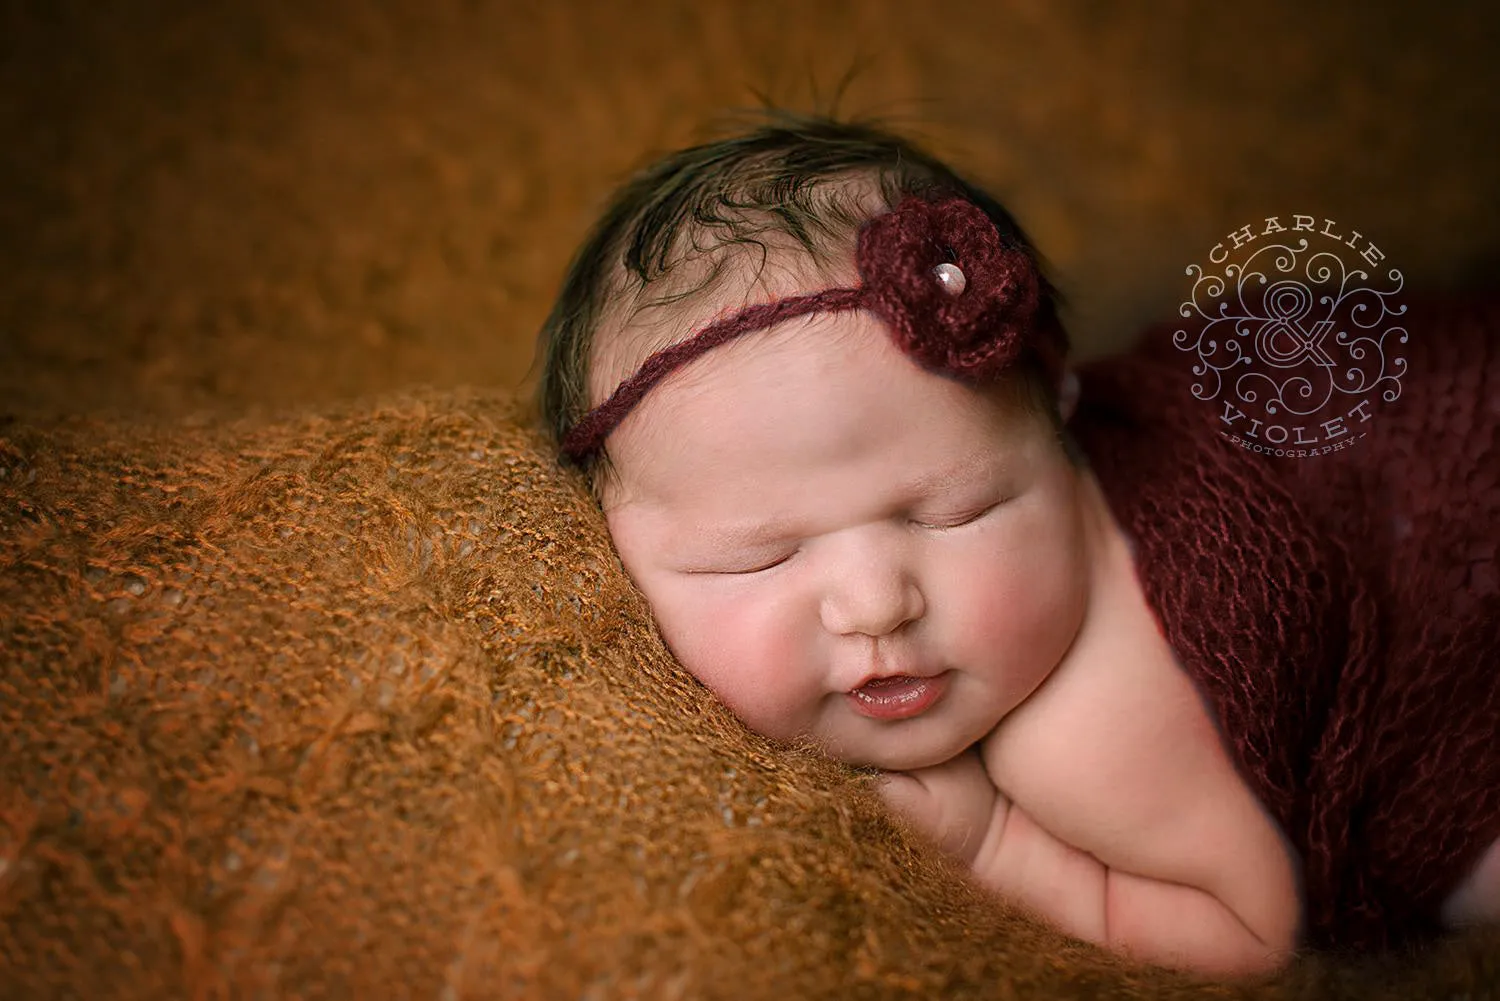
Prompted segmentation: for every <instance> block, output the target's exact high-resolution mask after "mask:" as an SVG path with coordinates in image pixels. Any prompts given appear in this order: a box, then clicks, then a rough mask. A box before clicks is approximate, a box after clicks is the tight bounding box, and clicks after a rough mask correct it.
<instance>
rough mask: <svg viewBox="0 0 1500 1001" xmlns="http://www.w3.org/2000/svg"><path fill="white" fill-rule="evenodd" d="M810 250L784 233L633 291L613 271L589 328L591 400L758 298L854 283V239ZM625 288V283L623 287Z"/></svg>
mask: <svg viewBox="0 0 1500 1001" xmlns="http://www.w3.org/2000/svg"><path fill="white" fill-rule="evenodd" d="M845 242H847V246H837V245H832V246H827V247H824V248H822V249H820V250H819V252H817V253H810V252H808V251H807V249H806V248H804V247H802V246H800V245H799V244H797V243H796V241H795V240H793V239H792V238H791V237H789V236H786V235H785V234H767V235H766V237H765V239H764V240H762V241H761V245H759V246H756V245H745V244H735V245H726V246H724V247H722V248H716V250H715V252H714V253H712V254H704V255H702V256H697V257H693V258H689V259H686V260H684V261H682V262H680V265H679V267H678V268H677V269H674V273H673V276H672V278H671V279H670V280H662V281H658V282H653V283H651V285H649V286H646V287H645V288H644V289H641V288H631V287H629V286H628V285H626V284H624V283H625V281H626V280H625V278H624V275H623V274H621V275H620V276H618V278H619V283H617V285H616V291H615V292H614V293H613V294H612V295H611V296H609V298H608V302H607V305H606V308H605V310H604V311H603V317H602V319H601V322H600V324H599V326H598V327H597V329H596V330H595V333H594V338H593V344H592V349H591V352H590V356H591V357H590V362H589V385H588V388H589V405H590V406H597V405H598V404H599V403H601V402H603V401H604V400H605V399H607V398H608V396H609V394H610V393H611V392H613V391H614V389H615V387H617V386H618V385H619V384H620V383H621V382H623V381H624V380H625V379H626V378H628V377H629V376H630V375H631V374H633V373H634V372H635V371H636V370H637V369H639V368H640V367H641V365H642V363H644V362H645V361H646V359H647V358H649V357H650V356H651V355H652V354H653V353H655V352H657V351H660V350H661V349H663V348H666V347H670V346H671V345H673V344H676V343H678V342H680V341H684V340H687V339H688V338H689V337H691V336H693V335H694V334H696V333H697V332H699V331H700V330H702V329H703V328H704V327H706V326H707V325H708V324H710V323H712V322H713V321H714V320H716V319H719V318H721V317H724V316H726V315H729V314H732V313H734V312H737V311H738V310H740V309H743V308H744V307H745V306H749V305H753V304H756V303H765V302H775V301H778V300H781V299H785V298H789V297H791V296H796V295H803V294H806V293H808V292H816V291H819V290H822V289H827V288H839V287H849V286H853V285H856V284H858V282H859V272H858V270H857V269H856V267H855V264H854V237H853V236H852V235H851V236H850V238H849V239H848V240H847V241H845ZM622 286H623V287H622Z"/></svg>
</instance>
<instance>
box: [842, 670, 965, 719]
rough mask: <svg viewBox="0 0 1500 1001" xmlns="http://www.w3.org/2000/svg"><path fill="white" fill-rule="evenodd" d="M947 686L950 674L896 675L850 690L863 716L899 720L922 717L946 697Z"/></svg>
mask: <svg viewBox="0 0 1500 1001" xmlns="http://www.w3.org/2000/svg"><path fill="white" fill-rule="evenodd" d="M947 689H948V675H947V674H946V673H944V674H940V675H938V676H937V677H935V678H914V677H911V676H910V675H906V674H895V675H891V676H890V677H888V678H871V679H870V680H869V681H867V682H865V683H864V684H863V685H860V686H859V687H858V688H856V689H854V690H853V691H851V692H849V693H848V698H849V702H850V705H852V706H853V707H854V711H855V712H857V713H859V714H860V715H861V716H868V717H869V718H871V719H880V720H896V719H910V718H911V717H913V716H919V715H921V714H922V713H924V712H926V711H927V710H928V709H930V708H932V706H933V705H934V704H935V703H936V702H937V701H938V699H940V698H942V697H943V693H944V692H945V691H947Z"/></svg>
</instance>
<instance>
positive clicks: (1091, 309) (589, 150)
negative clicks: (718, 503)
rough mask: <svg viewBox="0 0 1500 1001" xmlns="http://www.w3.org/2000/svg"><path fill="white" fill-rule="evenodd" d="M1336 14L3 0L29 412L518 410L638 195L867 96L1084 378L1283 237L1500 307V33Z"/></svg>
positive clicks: (0, 408)
mask: <svg viewBox="0 0 1500 1001" xmlns="http://www.w3.org/2000/svg"><path fill="white" fill-rule="evenodd" d="M1302 7H1303V5H1301V4H1299V3H1294V2H1285V0H1282V2H1272V3H1263V4H1258V5H1253V6H1252V7H1250V8H1242V7H1240V6H1239V5H1208V4H1198V3H1191V4H1190V3H1156V4H1149V5H1125V4H1109V3H1102V2H1082V0H1071V2H1061V3H1050V2H1042V0H1013V2H983V3H981V2H974V3H966V2H957V0H955V2H949V3H945V4H941V5H937V4H925V3H915V2H911V0H907V2H892V0H870V2H860V3H852V2H850V3H837V2H802V3H792V2H784V0H763V2H756V3H704V2H701V0H699V2H674V0H647V2H645V3H642V4H631V5H627V4H623V3H605V2H596V3H586V2H576V0H575V2H554V3H548V4H541V3H537V4H521V3H509V4H505V3H483V2H477V0H476V2H458V0H439V2H431V3H427V2H422V3H419V2H414V0H413V2H388V3H378V4H377V3H367V2H362V0H325V2H319V3H315V4H305V3H300V2H292V0H267V2H261V0H226V2H222V3H216V4H212V5H208V4H199V3H189V2H162V0H136V2H131V3H116V4H113V5H102V4H96V3H92V2H81V0H55V2H32V3H23V2H16V0H3V2H0V414H8V415H11V416H13V417H19V418H22V419H40V418H43V417H45V416H46V415H49V414H57V413H85V414H94V415H101V416H102V415H134V416H137V417H149V418H168V419H176V418H180V417H183V416H185V415H188V414H192V413H195V412H204V411H206V412H208V413H214V412H217V413H220V414H254V413H256V412H259V411H263V410H266V409H282V408H287V407H296V406H301V405H304V404H308V405H318V404H321V403H324V402H327V401H332V400H335V399H339V398H347V397H351V396H361V395H367V394H371V393H377V392H385V391H389V390H394V389H399V388H403V387H408V386H412V385H415V384H426V385H432V386H437V387H440V388H447V387H451V386H455V385H459V384H478V385H486V386H494V385H502V386H509V385H516V384H518V383H520V382H521V380H522V379H523V378H524V377H525V375H526V372H527V370H528V368H529V366H530V360H531V349H532V338H533V334H534V331H535V329H536V327H537V325H538V323H539V321H540V320H541V318H542V316H543V314H544V312H545V310H546V307H547V304H548V301H549V299H550V296H551V294H552V292H553V290H554V289H555V287H556V285H557V283H558V281H559V279H560V277H561V274H562V271H563V268H564V267H565V265H566V262H567V259H568V256H569V253H570V251H571V249H572V247H573V246H574V245H575V243H576V242H577V240H578V239H579V238H580V236H581V235H582V233H583V231H584V229H585V228H586V226H587V225H588V223H589V222H590V220H591V218H592V217H593V215H594V213H595V212H596V211H597V210H598V208H599V207H600V205H601V202H602V200H603V199H604V197H605V196H606V194H607V192H608V191H609V190H610V188H611V187H612V185H613V184H614V183H616V182H617V181H618V180H619V179H620V178H622V177H623V176H624V175H625V174H626V173H627V172H628V171H629V170H630V169H631V168H633V167H634V166H636V165H638V164H639V163H641V162H642V160H643V158H644V157H646V156H647V155H648V154H649V153H651V152H652V151H660V150H663V149H666V148H670V147H673V146H677V145H680V144H682V143H684V142H687V141H689V140H691V139H693V138H694V137H696V136H698V135H700V134H701V129H702V127H703V126H704V125H705V123H708V122H709V121H711V119H712V118H713V116H714V115H715V114H717V113H719V112H722V111H723V110H725V109H728V108H733V107H744V106H748V105H753V104H754V103H755V101H756V96H755V95H757V94H763V95H765V96H767V97H769V98H771V99H773V100H775V101H777V102H778V103H781V104H784V105H788V106H792V107H798V108H808V107H811V106H814V105H815V104H819V103H823V104H826V103H827V100H828V97H829V95H830V94H832V93H833V92H835V91H836V90H837V89H838V85H839V81H840V79H841V78H842V77H844V76H845V75H846V74H847V73H848V72H849V71H850V70H851V69H852V70H854V71H855V72H854V73H853V82H852V83H851V84H850V85H849V86H848V87H847V89H846V90H845V92H844V97H843V101H842V105H841V107H843V108H844V109H846V110H849V111H853V112H862V113H876V114H882V115H886V116H889V117H890V118H891V119H892V120H893V121H894V122H895V123H896V124H898V125H901V126H903V127H904V128H906V129H908V130H910V131H912V132H914V133H916V134H917V135H919V136H920V137H924V138H925V139H926V141H927V142H928V144H929V145H930V146H932V147H933V148H934V149H935V150H936V151H937V152H939V153H940V154H943V155H946V156H947V157H949V158H951V159H952V160H953V161H954V162H955V163H957V164H958V165H959V166H960V167H961V168H962V169H964V170H966V171H967V172H969V173H971V174H972V175H974V176H975V177H976V178H978V179H979V180H981V181H984V182H987V183H989V184H990V185H992V186H993V187H994V189H995V190H996V191H997V192H999V193H1000V194H1001V195H1002V197H1003V198H1005V199H1006V200H1007V201H1008V203H1009V204H1010V205H1011V207H1012V208H1013V209H1014V210H1015V212H1016V213H1017V214H1018V215H1019V216H1020V218H1021V219H1022V221H1023V223H1024V224H1025V225H1027V226H1028V228H1029V229H1031V230H1032V232H1033V234H1034V236H1035V237H1036V239H1037V240H1038V242H1039V243H1040V245H1041V247H1042V248H1043V250H1044V252H1045V253H1046V254H1047V256H1048V257H1049V258H1050V260H1051V262H1052V263H1053V265H1054V267H1055V270H1056V274H1057V277H1058V279H1059V280H1060V282H1061V284H1062V285H1063V287H1064V289H1065V290H1066V291H1067V292H1068V294H1069V295H1070V297H1071V300H1072V307H1071V319H1072V323H1073V328H1074V330H1075V334H1076V336H1077V339H1078V341H1079V343H1080V345H1081V347H1082V349H1083V352H1084V353H1085V354H1097V353H1100V352H1102V351H1105V350H1108V349H1109V347H1111V346H1112V345H1117V344H1120V343H1123V342H1124V341H1125V340H1127V339H1128V338H1129V337H1130V336H1131V334H1132V333H1133V332H1134V331H1135V330H1136V329H1137V328H1138V327H1139V325H1140V324H1141V323H1142V322H1144V321H1146V320H1148V319H1151V318H1155V317H1162V316H1170V315H1171V311H1172V309H1173V308H1174V306H1175V304H1176V302H1177V301H1178V299H1179V298H1180V297H1181V295H1182V293H1183V292H1184V291H1185V285H1186V280H1185V278H1184V276H1183V269H1184V268H1185V266H1186V265H1187V264H1189V263H1191V262H1193V261H1198V260H1202V258H1203V256H1204V255H1205V254H1206V252H1207V249H1208V247H1210V246H1211V245H1212V244H1213V243H1214V242H1215V241H1216V240H1218V239H1220V238H1221V237H1222V235H1223V234H1224V233H1226V232H1227V231H1229V230H1231V229H1233V228H1236V227H1237V226H1239V225H1241V224H1243V223H1246V222H1249V221H1252V220H1255V219H1258V218H1260V217H1261V216H1263V215H1266V214H1270V213H1290V212H1296V211H1301V212H1307V213H1315V214H1319V215H1324V216H1328V217H1331V218H1334V219H1337V220H1339V221H1340V222H1341V223H1343V224H1346V225H1348V227H1349V228H1351V229H1358V230H1360V231H1361V232H1363V233H1365V234H1366V235H1367V236H1369V237H1370V238H1371V239H1372V240H1374V241H1375V242H1376V243H1377V244H1379V245H1380V246H1381V247H1382V249H1385V250H1386V251H1387V253H1388V257H1389V261H1390V263H1392V264H1395V265H1397V266H1400V267H1402V268H1403V269H1404V270H1405V271H1406V273H1407V276H1408V280H1409V285H1408V287H1414V286H1422V287H1427V288H1432V287H1453V286H1461V285H1468V286H1473V285H1476V284H1479V283H1483V282H1489V281H1492V279H1489V278H1488V275H1489V273H1490V271H1491V270H1492V269H1493V267H1494V266H1495V265H1496V264H1497V263H1500V253H1497V248H1500V226H1497V221H1500V197H1497V195H1500V140H1497V138H1496V129H1495V122H1496V121H1500V86H1497V73H1496V71H1495V70H1494V69H1492V68H1491V67H1492V66H1493V65H1494V64H1493V62H1492V60H1493V58H1494V53H1495V52H1496V51H1497V44H1496V42H1497V18H1496V15H1495V14H1493V13H1490V12H1489V8H1490V5H1488V4H1484V5H1481V4H1478V3H1474V4H1457V3H1455V4H1434V5H1420V6H1419V5H1407V4H1396V3H1389V4H1381V5H1371V4H1358V5H1355V4H1341V5H1317V7H1318V9H1317V10H1310V9H1309V10H1304V9H1302ZM1381 8H1389V9H1381Z"/></svg>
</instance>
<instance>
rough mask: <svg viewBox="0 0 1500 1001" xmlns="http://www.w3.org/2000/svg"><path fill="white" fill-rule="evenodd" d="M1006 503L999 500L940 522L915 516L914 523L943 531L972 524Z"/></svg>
mask: <svg viewBox="0 0 1500 1001" xmlns="http://www.w3.org/2000/svg"><path fill="white" fill-rule="evenodd" d="M1004 503H1005V501H1004V500H998V501H996V502H995V503H993V504H989V505H986V506H985V507H982V508H980V509H979V510H977V511H974V512H973V513H971V514H966V515H963V516H961V517H959V518H953V519H947V520H943V521H938V522H930V521H921V520H919V519H916V518H913V519H912V524H913V525H916V526H917V527H918V528H930V529H934V530H936V531H943V530H944V529H949V528H962V527H963V526H965V525H972V524H973V523H974V522H976V521H978V520H979V519H980V518H983V517H984V516H985V515H987V514H989V513H990V512H991V511H993V510H995V508H997V507H999V506H1000V505H1001V504H1004Z"/></svg>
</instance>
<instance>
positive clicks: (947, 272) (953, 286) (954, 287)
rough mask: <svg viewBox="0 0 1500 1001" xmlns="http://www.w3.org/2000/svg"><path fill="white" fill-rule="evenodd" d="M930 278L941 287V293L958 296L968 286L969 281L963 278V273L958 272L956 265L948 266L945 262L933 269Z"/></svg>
mask: <svg viewBox="0 0 1500 1001" xmlns="http://www.w3.org/2000/svg"><path fill="white" fill-rule="evenodd" d="M932 276H933V277H934V278H936V279H937V282H938V284H939V285H941V286H942V287H943V291H944V292H947V293H948V294H949V295H959V294H960V293H962V292H963V290H964V289H965V288H966V287H968V284H969V280H968V279H967V278H965V277H964V273H963V272H962V271H960V270H959V268H958V265H957V264H949V263H948V262H947V261H944V262H943V263H942V264H939V265H938V266H937V267H935V268H933V269H932Z"/></svg>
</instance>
